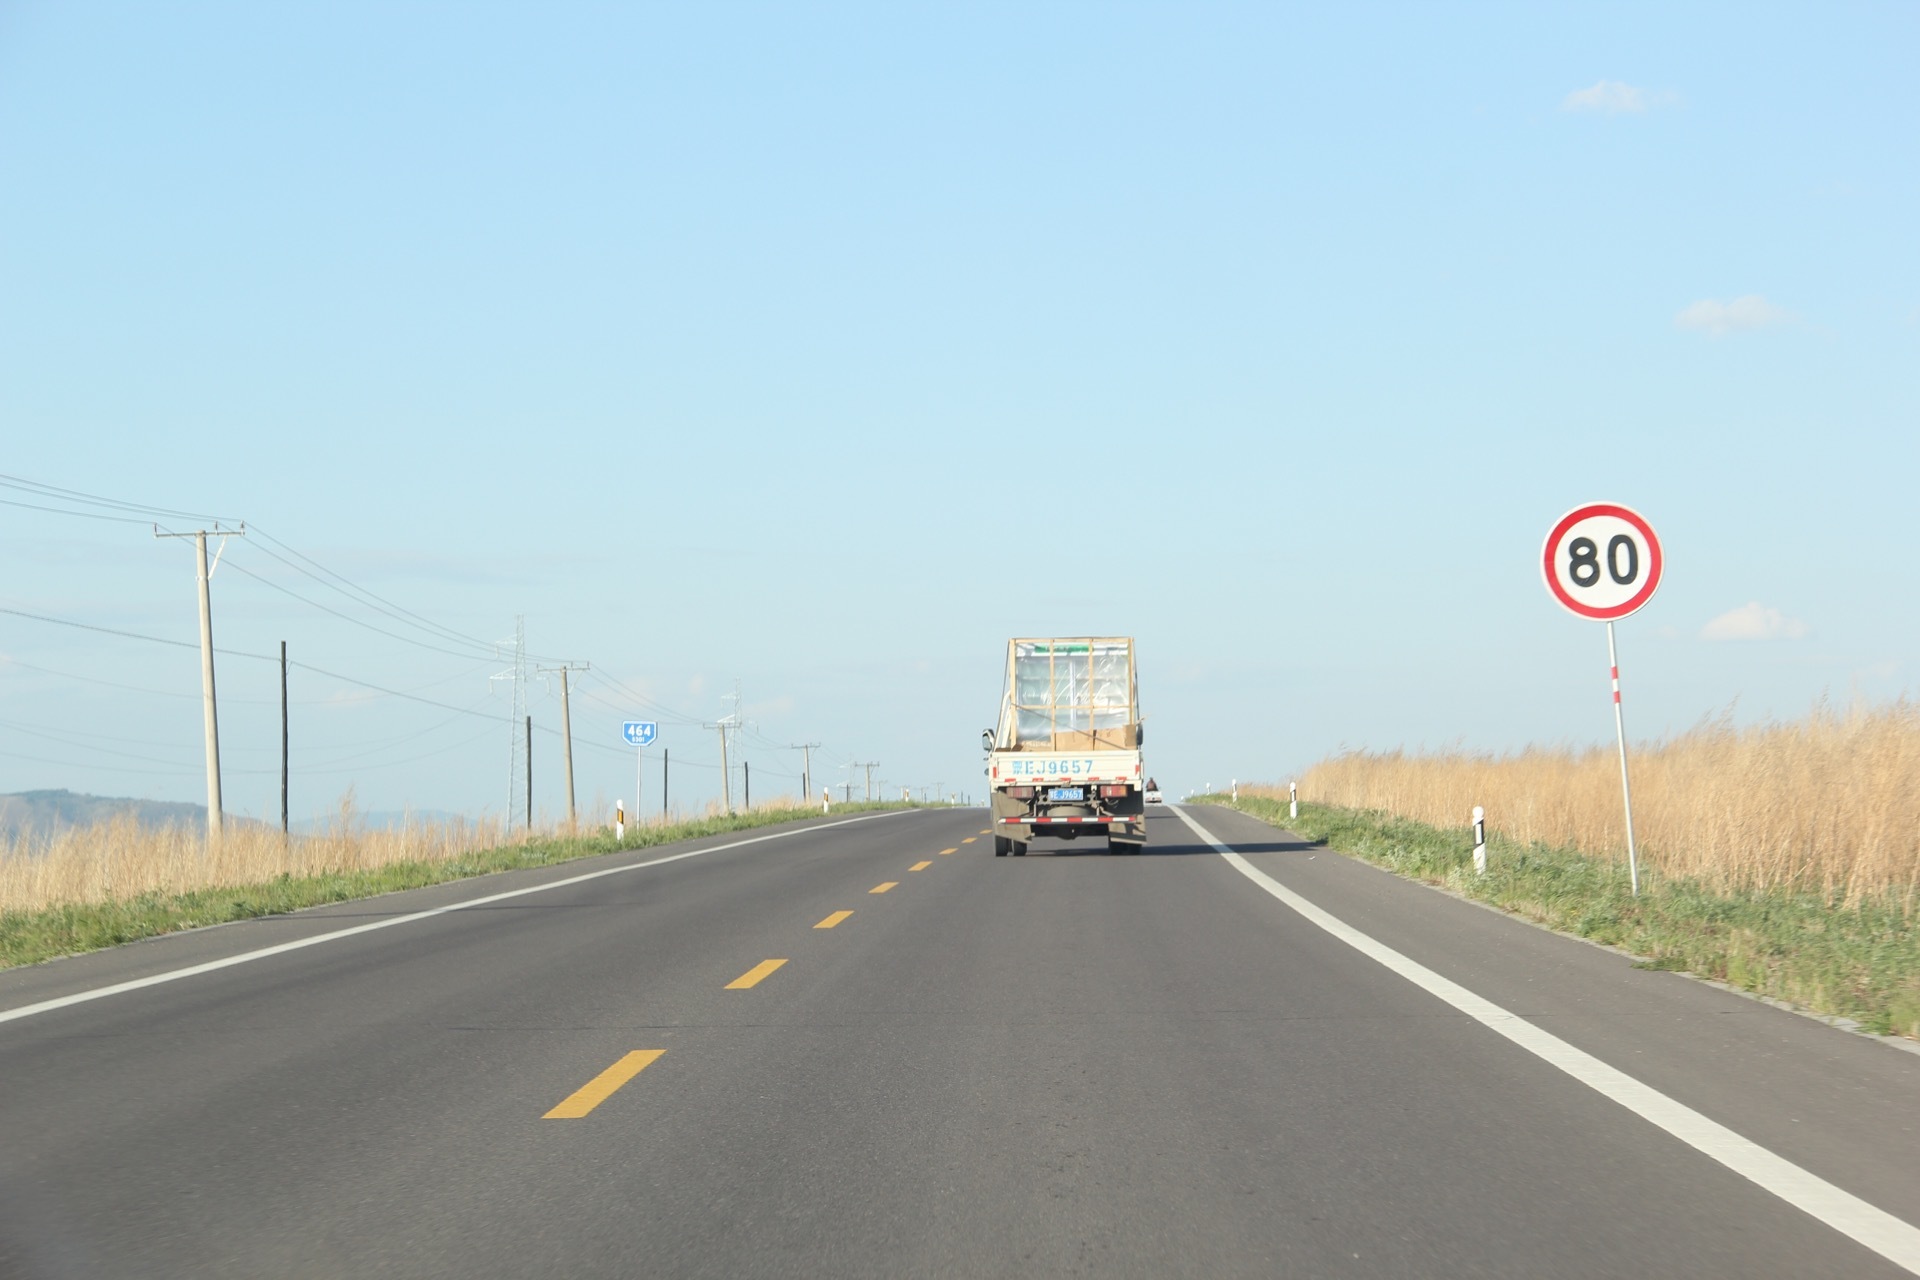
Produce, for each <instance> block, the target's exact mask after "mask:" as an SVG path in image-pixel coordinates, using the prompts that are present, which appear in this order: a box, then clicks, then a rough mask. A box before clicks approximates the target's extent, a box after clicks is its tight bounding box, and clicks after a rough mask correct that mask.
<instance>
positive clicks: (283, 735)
mask: <svg viewBox="0 0 1920 1280" xmlns="http://www.w3.org/2000/svg"><path fill="white" fill-rule="evenodd" d="M289 830H290V828H289V827H288V826H287V642H286V641H285V640H282V641H281V642H280V834H281V835H283V836H284V835H286V834H287V833H288V831H289Z"/></svg>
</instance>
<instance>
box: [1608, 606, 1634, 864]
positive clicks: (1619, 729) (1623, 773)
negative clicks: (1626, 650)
mask: <svg viewBox="0 0 1920 1280" xmlns="http://www.w3.org/2000/svg"><path fill="white" fill-rule="evenodd" d="M1607 665H1608V666H1609V667H1611V668H1612V671H1613V731H1614V734H1615V735H1616V736H1617V737H1618V738H1619V740H1620V794H1621V795H1622V796H1623V797H1624V798H1625V799H1626V802H1627V880H1628V883H1629V884H1630V885H1631V886H1632V889H1633V896H1634V897H1636V898H1637V897H1639V896H1640V864H1639V862H1638V860H1637V859H1636V857H1635V854H1634V851H1633V784H1632V783H1631V782H1629V781H1627V726H1626V722H1625V721H1624V720H1622V719H1621V718H1620V651H1619V650H1618V649H1616V648H1615V647H1614V643H1613V620H1612V619H1611V618H1609V619H1608V620H1607Z"/></svg>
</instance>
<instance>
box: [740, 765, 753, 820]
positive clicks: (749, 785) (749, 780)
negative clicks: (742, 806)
mask: <svg viewBox="0 0 1920 1280" xmlns="http://www.w3.org/2000/svg"><path fill="white" fill-rule="evenodd" d="M740 776H741V778H742V779H744V780H745V782H746V787H745V791H746V793H747V808H749V809H751V808H753V766H752V765H750V764H748V763H747V762H746V761H745V760H742V761H741V762H740Z"/></svg>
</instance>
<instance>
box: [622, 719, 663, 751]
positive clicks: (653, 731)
mask: <svg viewBox="0 0 1920 1280" xmlns="http://www.w3.org/2000/svg"><path fill="white" fill-rule="evenodd" d="M622 730H623V731H624V732H625V734H626V736H627V745H628V746H630V747H645V746H650V745H652V743H653V740H654V738H655V737H657V736H658V735H659V733H660V726H659V724H658V723H657V722H655V721H652V720H629V721H627V722H626V724H625V725H623V726H622Z"/></svg>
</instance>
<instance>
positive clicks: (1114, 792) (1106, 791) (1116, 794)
mask: <svg viewBox="0 0 1920 1280" xmlns="http://www.w3.org/2000/svg"><path fill="white" fill-rule="evenodd" d="M1100 794H1101V795H1103V796H1105V797H1107V798H1108V799H1109V800H1115V799H1118V798H1120V797H1121V796H1124V795H1126V794H1127V788H1126V787H1124V786H1119V787H1102V788H1100Z"/></svg>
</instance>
